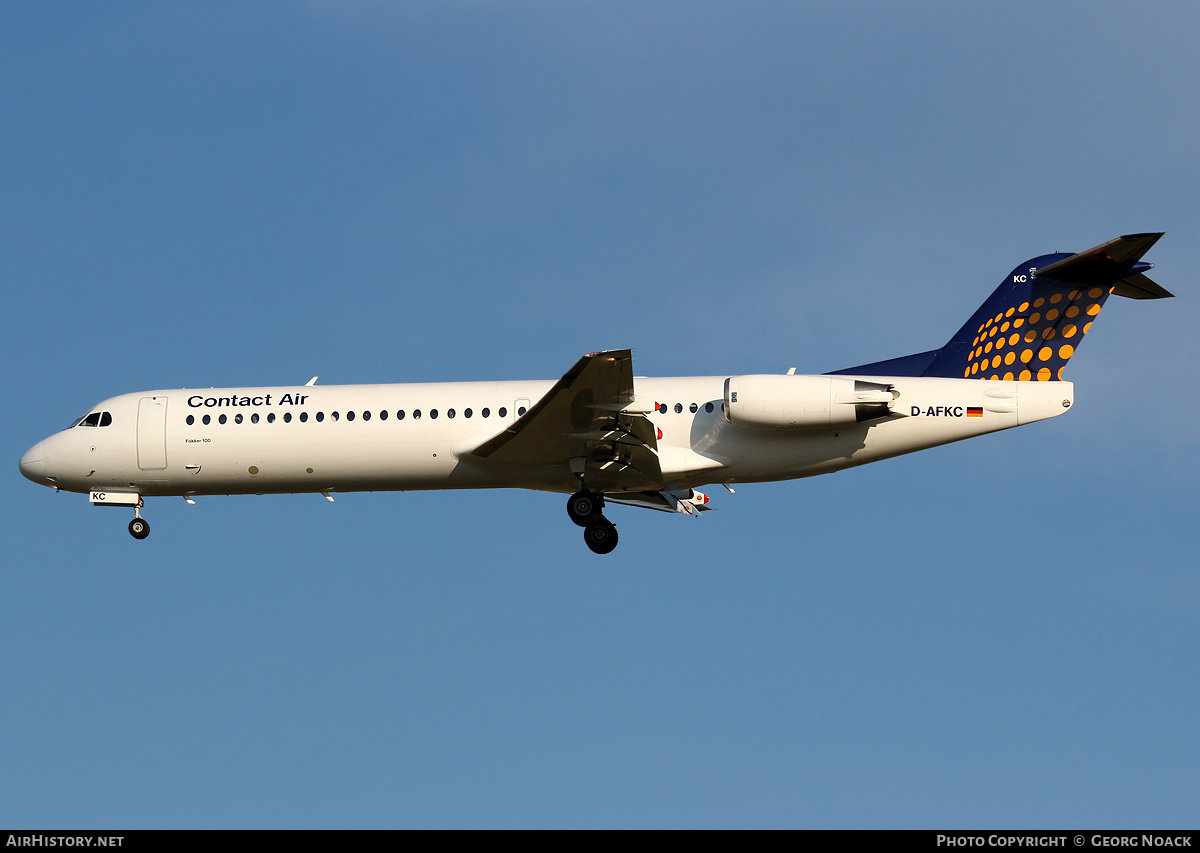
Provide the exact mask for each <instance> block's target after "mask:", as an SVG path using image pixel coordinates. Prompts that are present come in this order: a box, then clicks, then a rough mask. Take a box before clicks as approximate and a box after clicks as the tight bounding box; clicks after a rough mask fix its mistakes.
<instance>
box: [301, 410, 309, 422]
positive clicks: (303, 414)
mask: <svg viewBox="0 0 1200 853" xmlns="http://www.w3.org/2000/svg"><path fill="white" fill-rule="evenodd" d="M300 423H302V424H306V423H308V412H301V413H300Z"/></svg>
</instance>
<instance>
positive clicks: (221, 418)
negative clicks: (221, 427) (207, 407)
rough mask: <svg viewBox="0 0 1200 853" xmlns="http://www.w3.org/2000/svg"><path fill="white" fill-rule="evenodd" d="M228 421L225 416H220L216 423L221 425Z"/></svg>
mask: <svg viewBox="0 0 1200 853" xmlns="http://www.w3.org/2000/svg"><path fill="white" fill-rule="evenodd" d="M228 420H229V418H227V417H225V415H221V417H219V418H217V421H218V422H219V423H222V424H223V423H225V422H226V421H228Z"/></svg>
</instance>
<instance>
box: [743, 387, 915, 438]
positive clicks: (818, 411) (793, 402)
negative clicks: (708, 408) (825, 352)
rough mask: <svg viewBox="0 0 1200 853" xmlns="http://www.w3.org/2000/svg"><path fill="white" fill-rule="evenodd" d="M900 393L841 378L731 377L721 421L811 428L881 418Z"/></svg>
mask: <svg viewBox="0 0 1200 853" xmlns="http://www.w3.org/2000/svg"><path fill="white" fill-rule="evenodd" d="M899 396H900V394H899V392H897V391H896V390H895V389H894V388H893V387H892V386H890V385H881V384H880V383H878V382H864V381H862V380H861V379H854V378H851V377H847V376H794V375H787V376H779V375H776V374H767V375H758V376H731V377H729V378H728V379H726V380H725V419H726V420H728V421H729V422H730V423H731V424H734V425H735V426H745V427H756V428H758V429H817V428H819V427H830V426H839V425H843V424H860V423H866V422H867V421H873V420H878V419H879V418H885V417H887V416H888V415H890V414H891V413H892V404H893V402H895V400H896V398H897V397H899Z"/></svg>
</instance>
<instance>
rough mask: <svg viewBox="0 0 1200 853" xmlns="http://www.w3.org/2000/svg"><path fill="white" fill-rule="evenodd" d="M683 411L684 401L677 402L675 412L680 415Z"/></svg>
mask: <svg viewBox="0 0 1200 853" xmlns="http://www.w3.org/2000/svg"><path fill="white" fill-rule="evenodd" d="M682 413H683V403H676V404H675V414H677V415H679V414H682Z"/></svg>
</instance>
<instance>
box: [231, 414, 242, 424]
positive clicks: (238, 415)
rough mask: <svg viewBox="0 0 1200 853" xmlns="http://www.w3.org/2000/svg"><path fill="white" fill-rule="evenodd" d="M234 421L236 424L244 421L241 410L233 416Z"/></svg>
mask: <svg viewBox="0 0 1200 853" xmlns="http://www.w3.org/2000/svg"><path fill="white" fill-rule="evenodd" d="M233 422H234V423H235V424H240V423H241V422H242V413H241V412H238V413H237V414H236V415H234V416H233Z"/></svg>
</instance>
